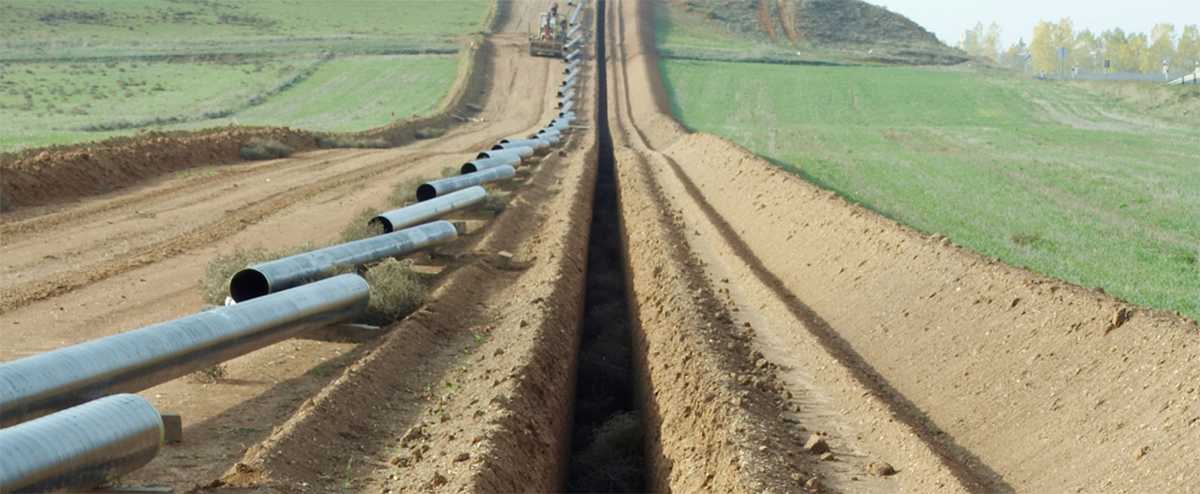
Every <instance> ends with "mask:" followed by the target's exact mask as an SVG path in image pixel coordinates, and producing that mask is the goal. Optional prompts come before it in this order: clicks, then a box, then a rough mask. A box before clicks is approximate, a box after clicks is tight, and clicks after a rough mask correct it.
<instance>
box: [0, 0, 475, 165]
mask: <svg viewBox="0 0 1200 494" xmlns="http://www.w3.org/2000/svg"><path fill="white" fill-rule="evenodd" d="M489 4H490V2H489V0H452V1H434V0H390V1H389V0H347V1H342V0H336V1H335V0H306V1H304V2H285V1H279V0H263V1H256V2H235V1H231V0H215V1H206V2H184V3H181V2H176V1H170V0H126V1H122V2H87V1H80V0H46V1H33V0H13V1H6V2H2V3H0V113H3V114H4V116H5V118H3V119H0V150H4V151H12V150H17V149H21V148H27V147H38V146H46V145H51V144H63V143H72V142H81V141H87V140H97V139H103V138H106V137H111V136H116V135H128V134H131V133H133V132H135V131H136V130H138V129H146V128H155V129H163V128H166V129H195V128H201V127H211V126H217V125H228V124H231V123H240V124H244V125H279V126H291V127H300V128H305V129H311V130H324V131H357V130H363V129H367V128H371V127H377V126H380V125H384V124H387V123H389V122H391V121H392V120H393V119H397V120H401V119H405V118H409V117H411V116H412V115H423V114H427V113H429V112H430V111H432V110H434V109H435V108H436V107H437V105H438V103H439V101H440V100H441V99H442V98H443V97H444V95H445V93H446V90H447V88H448V87H449V86H450V84H451V82H452V80H453V78H454V76H455V72H456V68H457V66H458V64H459V62H460V58H456V57H453V56H450V54H453V53H456V52H458V51H459V50H460V49H461V47H462V43H463V39H465V37H466V36H469V35H470V34H471V33H474V32H478V31H480V30H482V29H484V28H485V26H483V25H482V22H483V21H484V20H485V13H486V12H487V10H488V6H489ZM432 54H441V55H432Z"/></svg>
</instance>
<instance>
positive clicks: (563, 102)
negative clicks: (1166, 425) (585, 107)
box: [558, 91, 575, 108]
mask: <svg viewBox="0 0 1200 494" xmlns="http://www.w3.org/2000/svg"><path fill="white" fill-rule="evenodd" d="M574 97H575V91H571V92H569V93H567V95H566V96H563V98H562V99H560V100H558V107H559V108H562V107H563V105H566V104H567V103H570V102H571V99H572V98H574Z"/></svg>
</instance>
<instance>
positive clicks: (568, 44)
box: [563, 36, 583, 50]
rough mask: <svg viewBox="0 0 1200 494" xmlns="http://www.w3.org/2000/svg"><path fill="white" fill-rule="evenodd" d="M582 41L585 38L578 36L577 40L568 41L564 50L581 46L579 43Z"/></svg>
mask: <svg viewBox="0 0 1200 494" xmlns="http://www.w3.org/2000/svg"><path fill="white" fill-rule="evenodd" d="M567 37H568V38H569V37H570V36H567ZM582 40H583V36H578V37H576V38H575V39H573V40H571V41H568V42H567V44H565V45H563V50H570V49H571V47H573V46H575V45H577V44H579V42H580V41H582Z"/></svg>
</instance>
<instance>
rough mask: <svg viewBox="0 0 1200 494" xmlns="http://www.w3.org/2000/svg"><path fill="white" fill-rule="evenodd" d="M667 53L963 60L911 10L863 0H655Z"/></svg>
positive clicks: (790, 60)
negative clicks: (902, 12) (898, 11)
mask: <svg viewBox="0 0 1200 494" xmlns="http://www.w3.org/2000/svg"><path fill="white" fill-rule="evenodd" d="M654 2H655V16H656V23H655V29H656V31H655V37H656V40H655V41H656V42H657V44H658V49H659V53H660V55H661V56H662V57H663V58H669V59H685V60H716V61H755V62H769V63H781V64H818V65H828V64H838V65H841V64H850V65H859V64H874V63H887V64H956V63H960V62H963V61H966V60H968V58H967V57H966V55H965V54H964V53H962V52H959V51H957V50H954V49H951V48H948V47H946V46H945V45H943V44H941V43H940V42H938V41H937V38H936V37H935V36H934V35H933V34H931V33H929V32H928V31H926V30H925V29H924V28H922V27H921V26H919V25H917V24H916V23H914V22H912V21H911V20H909V19H908V18H906V17H904V16H902V15H899V14H896V13H893V12H890V11H888V10H887V9H886V8H882V7H877V6H874V5H871V4H868V3H865V2H861V1H858V0H751V1H746V0H654Z"/></svg>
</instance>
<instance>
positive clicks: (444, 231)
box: [229, 187, 457, 302]
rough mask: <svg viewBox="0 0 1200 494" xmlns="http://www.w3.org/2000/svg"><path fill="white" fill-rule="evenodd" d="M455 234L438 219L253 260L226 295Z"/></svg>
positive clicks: (279, 285) (260, 290) (265, 290)
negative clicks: (324, 245) (337, 242)
mask: <svg viewBox="0 0 1200 494" xmlns="http://www.w3.org/2000/svg"><path fill="white" fill-rule="evenodd" d="M418 189H419V187H418ZM456 236H457V232H456V231H455V230H454V225H451V224H450V223H449V222H445V221H439V222H433V223H428V224H424V225H421V226H418V227H413V228H408V229H404V230H400V231H396V232H392V233H387V234H383V235H376V236H374V237H370V238H364V239H362V240H356V241H353V242H347V243H344V244H340V245H334V246H332V247H326V248H324V249H319V250H314V251H312V252H306V253H304V254H297V255H294V256H291V257H285V258H283V259H276V260H274V261H268V262H264V263H262V264H256V265H254V266H250V267H248V268H246V269H243V270H241V271H238V272H237V273H234V275H233V278H231V279H230V280H229V295H230V296H231V297H233V300H234V301H237V302H241V301H243V300H250V299H253V298H256V297H261V296H263V295H267V294H269V293H275V292H280V291H283V290H287V289H289V288H293V287H297V286H300V285H303V284H305V283H309V282H311V281H313V280H319V279H322V278H328V277H329V276H330V275H332V274H333V272H334V270H335V269H336V268H337V266H356V267H357V266H362V265H364V264H369V263H372V262H378V261H382V260H384V259H387V258H389V257H399V256H403V255H407V254H412V253H413V252H417V251H419V250H422V249H426V248H429V247H432V246H435V245H438V244H442V243H446V242H449V241H451V240H454V238H455V237H456Z"/></svg>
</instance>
